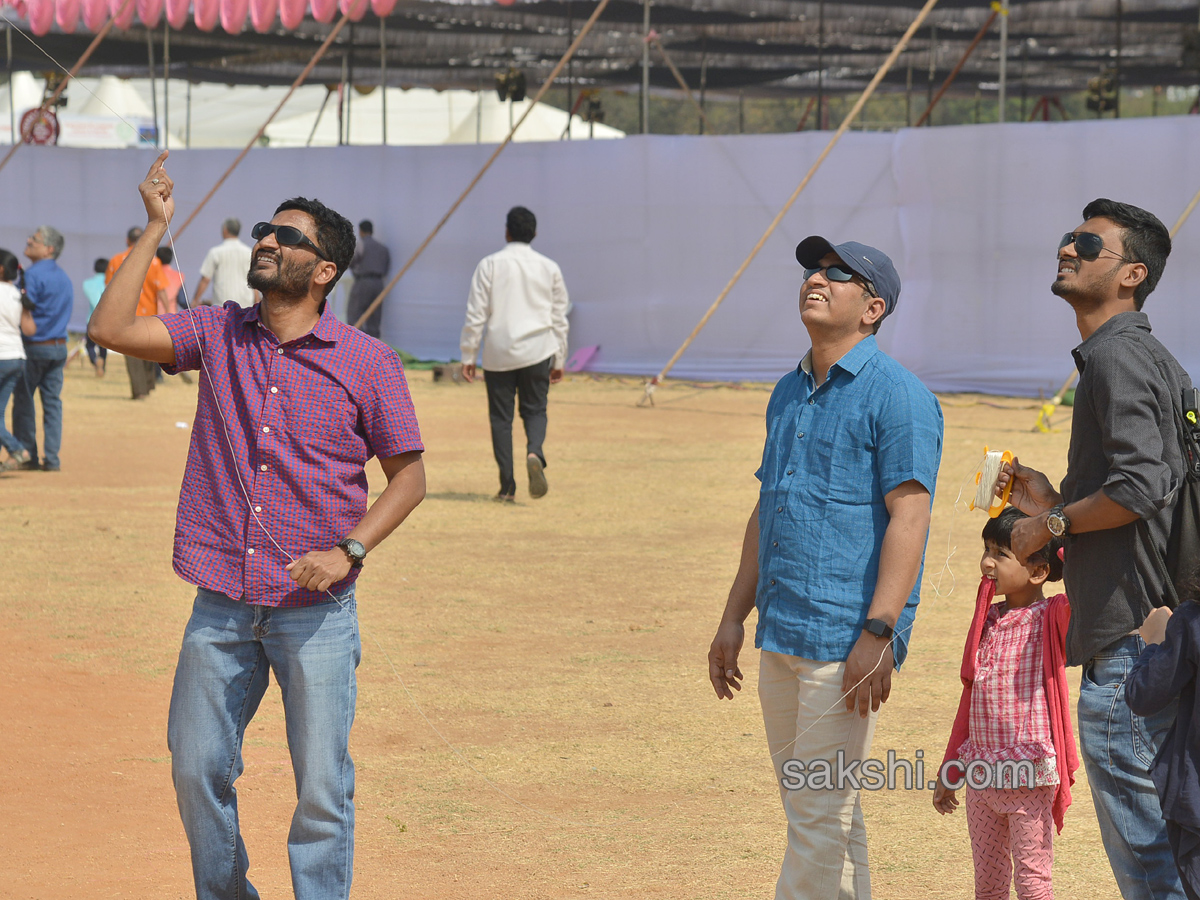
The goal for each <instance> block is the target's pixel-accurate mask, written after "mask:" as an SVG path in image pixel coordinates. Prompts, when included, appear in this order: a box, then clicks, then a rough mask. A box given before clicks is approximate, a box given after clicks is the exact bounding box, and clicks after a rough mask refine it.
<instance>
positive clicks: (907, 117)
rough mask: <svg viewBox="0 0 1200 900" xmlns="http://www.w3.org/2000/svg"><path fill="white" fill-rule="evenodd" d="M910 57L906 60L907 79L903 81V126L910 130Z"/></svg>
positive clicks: (911, 67)
mask: <svg viewBox="0 0 1200 900" xmlns="http://www.w3.org/2000/svg"><path fill="white" fill-rule="evenodd" d="M912 75H913V64H912V57H909V59H908V77H907V78H906V79H905V81H904V124H905V125H906V126H907V127H909V128H912V81H913V79H912Z"/></svg>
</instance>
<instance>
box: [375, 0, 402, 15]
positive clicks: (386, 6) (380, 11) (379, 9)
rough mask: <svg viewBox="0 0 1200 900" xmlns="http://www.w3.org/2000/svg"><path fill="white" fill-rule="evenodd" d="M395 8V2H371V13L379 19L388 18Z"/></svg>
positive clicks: (380, 0)
mask: <svg viewBox="0 0 1200 900" xmlns="http://www.w3.org/2000/svg"><path fill="white" fill-rule="evenodd" d="M395 8H396V0H371V11H372V12H374V13H375V15H377V16H379V18H381V19H382V18H385V17H386V16H390V15H391V14H392V10H393V9H395Z"/></svg>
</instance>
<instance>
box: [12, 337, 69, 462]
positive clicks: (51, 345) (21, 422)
mask: <svg viewBox="0 0 1200 900" xmlns="http://www.w3.org/2000/svg"><path fill="white" fill-rule="evenodd" d="M66 364H67V344H66V342H65V341H63V342H61V343H60V342H57V341H39V342H37V343H33V342H28V341H27V342H26V343H25V377H24V378H23V379H21V380H20V381H19V382H18V383H17V387H16V390H15V391H14V392H13V433H14V434H15V435H16V437H17V440H18V441H20V442H21V446H23V447H24V448H25V449H26V450H28V451H29V456H30V457H31V459H32V460H33V461H34V462H37V459H38V447H37V418H36V417H35V415H34V410H33V395H34V392H35V391H36V392H37V393H39V394H40V395H41V397H42V432H43V438H44V440H45V442H46V446H45V447H44V448H43V449H44V450H45V454H44V455H43V457H42V468H44V469H58V468H59V465H60V463H59V459H58V451H59V449H60V448H61V447H62V388H63V368H64V367H65V366H66Z"/></svg>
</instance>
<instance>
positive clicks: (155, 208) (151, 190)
mask: <svg viewBox="0 0 1200 900" xmlns="http://www.w3.org/2000/svg"><path fill="white" fill-rule="evenodd" d="M168 155H170V151H169V150H164V151H163V152H162V153H160V154H159V156H158V159H156V160H155V161H154V162H153V163H152V164H151V166H150V171H149V172H147V173H146V178H145V180H144V181H142V183H141V184H139V185H138V193H140V194H141V195H142V204H143V205H144V206H145V207H146V227H147V228H149V227H150V226H153V225H160V226H162V227H164V228H165V227H166V224H167V223H168V222H170V221H171V217H172V216H173V215H175V200H174V198H173V197H172V196H171V192H172V189H173V188H174V187H175V182H173V181H172V180H171V176H170V175H168V174H167V170H166V169H165V168H163V166H164V165H165V164H166V162H167V156H168Z"/></svg>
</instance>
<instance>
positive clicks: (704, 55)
mask: <svg viewBox="0 0 1200 900" xmlns="http://www.w3.org/2000/svg"><path fill="white" fill-rule="evenodd" d="M700 46H701V50H700V122H699V124H698V125H697V127H698V128H699V129H700V133H701V134H704V126H705V125H706V124H707V121H708V116H706V115H705V110H704V90H705V88H706V87H707V86H708V35H707V34H706V35H704V37H702V38H701V39H700Z"/></svg>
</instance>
